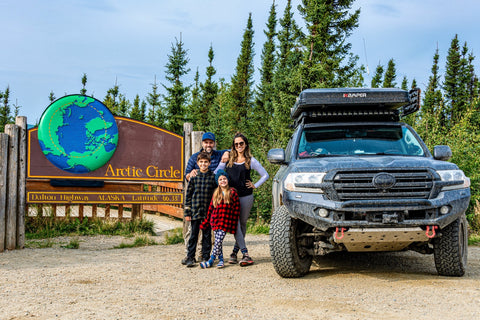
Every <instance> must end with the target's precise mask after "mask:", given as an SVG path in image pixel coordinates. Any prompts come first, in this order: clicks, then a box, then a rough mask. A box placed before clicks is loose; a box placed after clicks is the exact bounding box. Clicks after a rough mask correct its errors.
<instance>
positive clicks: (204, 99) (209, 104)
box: [200, 45, 219, 131]
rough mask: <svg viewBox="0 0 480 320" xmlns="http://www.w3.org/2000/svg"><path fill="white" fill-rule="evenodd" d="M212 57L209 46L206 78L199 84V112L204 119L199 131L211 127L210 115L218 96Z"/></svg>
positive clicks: (213, 55) (211, 50) (216, 115)
mask: <svg viewBox="0 0 480 320" xmlns="http://www.w3.org/2000/svg"><path fill="white" fill-rule="evenodd" d="M214 57H215V54H214V52H213V47H212V45H210V49H209V50H208V67H207V70H206V76H207V78H206V80H205V82H204V83H200V89H201V95H200V107H201V109H200V110H201V111H202V117H204V118H205V124H204V127H201V128H200V130H206V129H207V128H209V127H211V125H210V119H211V117H210V114H211V113H212V112H213V111H214V106H215V100H216V98H217V95H218V84H217V83H216V82H215V81H214V80H213V76H214V75H215V74H216V73H217V71H216V70H215V68H214V67H213V59H214ZM214 116H215V117H218V116H219V115H218V114H214ZM214 131H215V130H214Z"/></svg>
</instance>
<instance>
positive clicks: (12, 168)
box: [5, 124, 18, 250]
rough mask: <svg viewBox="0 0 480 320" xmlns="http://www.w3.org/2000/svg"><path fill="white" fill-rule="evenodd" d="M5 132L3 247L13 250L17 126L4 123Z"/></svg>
mask: <svg viewBox="0 0 480 320" xmlns="http://www.w3.org/2000/svg"><path fill="white" fill-rule="evenodd" d="M5 133H6V134H8V135H9V140H10V143H9V146H8V151H9V152H8V177H7V179H8V182H7V184H8V186H7V194H8V196H7V197H8V198H7V215H6V216H7V221H6V224H7V228H6V234H5V248H6V249H7V250H14V249H15V247H16V245H17V209H18V206H17V199H18V198H17V193H18V180H17V179H18V178H17V173H18V127H17V126H16V125H14V124H7V125H5Z"/></svg>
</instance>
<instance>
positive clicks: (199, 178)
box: [182, 152, 216, 268]
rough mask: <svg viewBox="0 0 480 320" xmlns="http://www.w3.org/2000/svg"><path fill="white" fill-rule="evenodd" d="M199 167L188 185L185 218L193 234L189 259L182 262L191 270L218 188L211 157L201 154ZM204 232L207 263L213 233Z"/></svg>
mask: <svg viewBox="0 0 480 320" xmlns="http://www.w3.org/2000/svg"><path fill="white" fill-rule="evenodd" d="M197 165H198V167H199V168H200V171H199V172H198V173H197V175H196V176H195V177H192V178H191V179H190V181H189V183H188V187H187V193H186V195H185V206H184V207H185V209H184V217H185V220H186V221H190V223H191V233H190V238H189V239H188V246H187V257H186V258H185V259H183V260H182V264H185V265H186V266H187V267H189V268H190V267H193V266H195V252H196V250H197V241H198V234H199V231H200V224H201V223H202V222H203V220H204V219H205V218H206V217H207V212H208V206H209V205H210V201H211V200H212V195H213V191H214V190H215V187H216V183H215V175H214V174H213V172H212V171H211V170H210V169H209V168H208V166H209V165H210V155H209V154H208V153H206V152H200V153H199V154H198V156H197ZM202 231H203V232H202V259H203V260H204V261H207V260H208V259H209V258H210V251H211V249H212V240H211V238H212V236H211V234H212V231H211V229H210V228H207V229H206V230H202Z"/></svg>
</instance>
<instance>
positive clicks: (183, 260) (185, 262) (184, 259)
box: [182, 257, 197, 266]
mask: <svg viewBox="0 0 480 320" xmlns="http://www.w3.org/2000/svg"><path fill="white" fill-rule="evenodd" d="M187 260H188V257H185V258H183V259H182V264H183V265H184V266H185V265H187ZM193 262H194V263H195V262H197V260H195V258H193Z"/></svg>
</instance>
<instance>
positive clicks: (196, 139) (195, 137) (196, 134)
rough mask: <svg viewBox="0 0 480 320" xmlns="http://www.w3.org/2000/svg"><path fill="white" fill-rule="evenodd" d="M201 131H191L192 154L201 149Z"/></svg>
mask: <svg viewBox="0 0 480 320" xmlns="http://www.w3.org/2000/svg"><path fill="white" fill-rule="evenodd" d="M203 134H204V132H203V131H193V132H192V154H194V153H195V152H197V151H200V149H202V136H203Z"/></svg>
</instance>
